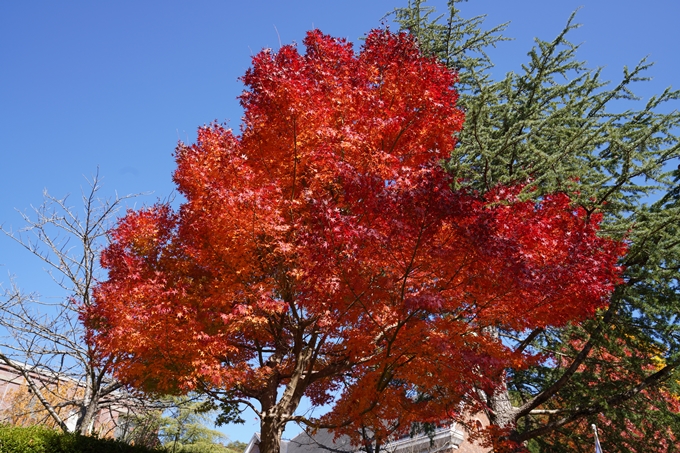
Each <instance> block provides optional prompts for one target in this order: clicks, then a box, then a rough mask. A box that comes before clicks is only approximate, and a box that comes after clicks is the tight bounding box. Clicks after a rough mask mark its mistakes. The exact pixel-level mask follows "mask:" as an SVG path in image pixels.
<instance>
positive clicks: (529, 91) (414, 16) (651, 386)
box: [394, 0, 680, 452]
mask: <svg viewBox="0 0 680 453" xmlns="http://www.w3.org/2000/svg"><path fill="white" fill-rule="evenodd" d="M424 3H425V2H424V1H420V0H414V1H410V2H409V4H408V6H407V7H405V8H398V9H396V10H395V13H394V14H395V19H396V21H397V22H398V23H399V24H400V25H401V27H402V28H403V29H404V30H408V31H409V32H410V33H412V34H414V35H415V36H417V37H418V40H419V43H420V46H421V48H422V49H423V50H424V51H425V52H427V53H429V54H431V55H433V56H436V57H437V58H439V59H440V60H441V61H443V62H445V63H446V64H447V65H448V66H449V67H451V68H455V69H457V70H458V72H459V77H460V81H459V84H458V85H457V86H456V89H457V90H458V91H459V93H460V95H461V97H460V100H459V105H461V106H462V107H463V108H464V109H465V110H466V122H465V126H464V129H463V131H462V132H461V134H460V137H459V144H458V146H457V148H456V150H455V152H454V153H453V155H452V158H451V160H450V161H449V162H447V166H448V168H449V170H450V171H451V172H453V173H454V174H455V175H456V176H457V177H458V179H457V180H458V181H459V184H461V185H464V186H469V187H471V188H473V189H474V190H478V191H481V192H485V191H487V190H489V189H490V188H492V187H494V186H495V185H497V184H499V183H500V184H503V183H505V184H507V183H512V182H517V181H531V184H530V186H531V187H532V188H536V189H537V190H536V191H535V192H533V193H532V194H531V196H536V197H538V198H540V197H541V196H542V194H544V193H548V192H555V191H566V192H568V193H569V194H570V195H571V196H572V197H573V199H577V200H578V203H579V204H580V205H581V206H583V207H584V208H585V209H587V210H588V212H593V211H595V210H599V211H602V212H603V213H604V215H605V221H604V225H603V234H606V235H610V236H614V237H617V238H624V237H625V238H626V240H627V241H628V242H629V244H630V249H629V253H628V255H627V256H626V258H625V260H624V262H623V264H624V265H625V267H626V273H625V278H624V282H623V283H622V284H621V285H620V286H619V287H618V288H617V290H616V291H615V293H614V294H613V296H612V298H611V300H610V302H609V305H608V307H607V308H606V309H604V310H602V311H601V312H600V313H599V315H598V316H597V318H596V319H592V320H590V321H588V322H585V323H582V324H580V325H572V326H569V327H567V328H561V329H536V330H533V331H529V332H509V331H498V332H495V333H496V334H498V335H500V336H502V337H503V338H504V340H503V341H504V342H505V343H506V344H514V345H515V348H516V349H517V350H518V351H520V350H522V351H531V350H533V351H535V352H536V353H537V356H538V354H543V357H544V360H540V361H539V362H538V363H537V365H536V366H534V367H531V368H529V369H521V370H519V369H509V370H507V380H506V382H507V383H506V386H505V387H503V388H500V389H497V390H496V391H495V392H493V393H492V394H481V393H480V394H478V395H477V396H479V395H483V396H484V397H483V398H482V400H483V401H482V403H483V404H482V407H484V408H485V410H486V412H487V414H488V415H489V418H490V419H491V421H492V423H493V424H494V425H495V427H496V428H497V429H498V431H497V436H496V438H495V444H496V447H498V448H500V445H501V444H502V443H503V440H511V441H512V442H511V443H515V444H516V445H520V447H519V448H523V447H521V445H525V446H527V445H528V446H529V447H530V448H531V449H533V450H534V451H551V452H562V451H565V452H566V451H575V448H577V447H584V446H586V445H592V432H591V430H590V424H591V423H597V424H598V427H599V428H600V431H601V437H602V439H603V448H604V450H606V451H608V452H618V451H620V452H624V451H625V452H628V451H646V452H649V451H664V452H665V451H677V447H676V445H677V443H678V440H677V436H678V433H680V417H678V409H679V406H678V397H677V395H679V394H680V393H679V389H678V380H679V379H680V373H679V372H678V366H679V365H680V326H679V325H678V323H677V317H678V313H680V285H679V281H678V275H679V274H678V272H679V271H680V230H679V227H678V225H680V186H678V180H679V179H680V166H678V158H679V155H680V145H679V144H678V134H677V133H678V126H679V125H680V113H678V111H677V110H673V111H671V112H670V113H665V111H667V108H666V107H667V103H668V102H669V101H676V100H677V99H678V98H679V97H680V92H678V91H673V90H671V89H666V90H665V91H664V92H663V93H661V94H659V95H658V96H654V97H652V98H650V99H649V100H647V101H646V102H642V101H641V100H640V99H638V98H637V97H636V96H635V95H634V93H633V91H632V86H633V85H634V84H636V83H638V82H643V81H645V80H648V77H647V76H646V73H647V70H648V69H649V68H650V67H651V63H649V62H647V61H646V60H645V59H643V60H642V61H641V62H640V63H638V64H637V65H636V66H635V67H634V68H632V69H629V68H624V70H623V75H622V78H621V79H620V81H619V82H618V83H616V84H613V85H612V84H609V83H608V82H606V81H604V80H602V74H601V70H600V69H591V68H589V67H587V66H586V64H585V62H583V61H579V60H578V58H577V50H578V46H577V45H574V44H572V43H571V42H569V40H568V39H567V38H568V35H569V33H570V32H571V31H572V30H573V29H574V28H576V27H577V26H578V25H576V24H575V23H574V21H573V20H574V16H573V15H572V17H570V18H569V20H568V21H567V24H566V26H565V27H564V29H563V30H562V31H561V32H560V33H559V34H558V36H557V37H556V38H555V39H554V40H552V41H543V40H540V39H536V45H535V47H534V48H533V49H532V50H531V51H530V52H529V54H528V56H529V61H528V62H526V63H524V64H523V65H522V66H521V67H520V70H519V71H517V72H510V73H508V74H507V75H506V76H505V77H504V78H502V79H500V80H494V79H493V78H492V77H491V75H490V71H489V69H490V68H491V67H492V66H493V64H492V62H491V60H490V58H489V56H488V54H487V50H488V49H489V48H491V47H495V46H496V45H498V44H499V43H500V42H501V41H503V40H505V39H506V38H504V37H503V36H502V32H503V30H504V28H505V24H503V25H500V26H497V27H495V28H491V29H488V30H485V29H484V28H483V26H482V25H483V20H484V18H483V17H474V18H472V19H466V18H463V17H461V15H460V11H459V10H458V9H457V7H456V6H457V3H458V1H457V0H451V1H449V2H448V13H447V14H446V15H443V16H438V17H437V16H435V13H434V9H433V8H430V7H426V6H425V5H424ZM527 196H529V194H527ZM652 439H654V440H653V441H652Z"/></svg>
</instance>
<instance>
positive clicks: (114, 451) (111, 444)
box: [0, 426, 159, 453]
mask: <svg viewBox="0 0 680 453" xmlns="http://www.w3.org/2000/svg"><path fill="white" fill-rule="evenodd" d="M158 452H159V450H153V449H149V448H146V447H136V446H132V445H127V444H125V443H122V442H118V441H115V440H112V439H97V438H96V437H87V436H80V435H77V434H64V433H61V432H59V431H53V430H51V429H48V428H43V427H40V426H33V427H30V428H22V427H13V426H0V453H158Z"/></svg>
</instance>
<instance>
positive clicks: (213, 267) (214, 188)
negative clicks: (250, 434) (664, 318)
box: [87, 30, 623, 453]
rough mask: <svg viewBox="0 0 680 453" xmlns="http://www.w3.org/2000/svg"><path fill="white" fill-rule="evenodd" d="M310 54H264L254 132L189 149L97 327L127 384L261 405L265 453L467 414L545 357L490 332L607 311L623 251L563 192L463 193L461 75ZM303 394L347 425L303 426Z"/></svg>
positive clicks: (212, 131)
mask: <svg viewBox="0 0 680 453" xmlns="http://www.w3.org/2000/svg"><path fill="white" fill-rule="evenodd" d="M304 45H305V47H306V53H304V54H300V53H299V52H298V50H297V49H296V47H294V46H284V47H282V48H281V49H280V50H279V51H278V52H277V53H273V52H271V51H269V50H265V51H262V52H260V53H259V54H258V55H256V56H255V57H254V58H253V66H252V68H251V69H249V70H248V71H247V73H246V75H245V76H244V77H243V81H244V83H245V85H246V86H247V90H246V91H245V92H244V93H243V95H242V96H241V103H242V105H243V107H244V110H245V116H244V119H243V126H242V132H241V134H240V135H235V134H234V133H233V132H232V131H231V130H229V129H226V128H224V127H222V126H220V125H217V124H213V125H211V126H207V127H203V128H201V129H200V130H199V132H198V139H197V142H196V144H194V145H190V146H189V145H184V144H180V145H179V146H178V148H177V151H176V159H177V170H176V172H175V174H174V180H175V182H176V183H177V186H178V190H179V191H180V192H181V193H182V195H183V196H184V197H185V199H186V201H185V202H184V203H183V204H182V205H181V207H180V208H179V209H178V210H177V211H175V210H173V209H172V208H171V207H170V206H168V205H164V204H161V205H157V206H153V207H150V208H147V209H142V210H138V211H129V212H128V213H127V215H126V216H125V217H124V218H123V219H122V220H121V221H120V222H119V224H118V226H117V227H116V228H115V229H114V230H113V231H112V232H111V239H112V242H111V245H110V246H109V247H108V248H107V249H106V250H105V252H104V253H103V255H102V265H103V266H104V267H105V268H106V269H107V270H108V276H109V277H108V280H107V281H105V282H103V283H101V284H100V285H99V286H98V287H97V289H96V293H95V303H94V306H93V309H92V310H91V311H90V312H89V313H88V315H87V323H88V325H89V326H90V327H91V328H92V332H91V337H90V339H91V341H94V342H97V343H98V345H99V346H100V347H101V348H102V350H104V351H106V353H107V354H108V355H110V356H112V357H115V359H116V363H117V376H118V378H119V379H121V380H123V381H124V382H126V383H129V384H131V385H133V386H135V387H138V388H141V389H144V390H146V391H150V392H162V393H168V392H169V393H181V392H187V391H194V390H198V391H203V392H206V393H208V394H210V395H211V396H213V397H214V398H216V399H219V400H221V401H222V402H224V403H225V404H227V405H230V404H234V403H239V402H241V403H245V404H247V405H250V406H251V407H252V408H253V409H254V410H255V411H256V412H257V414H258V415H259V417H260V419H261V443H260V450H261V451H262V452H263V453H274V452H276V453H278V451H279V443H280V436H281V433H282V432H283V429H284V427H285V425H286V423H287V422H289V421H291V420H298V421H303V422H307V423H310V424H315V423H316V424H317V425H318V424H319V423H326V424H328V425H329V426H330V425H333V426H341V425H344V426H348V423H350V422H351V423H363V424H368V425H369V426H373V427H374V428H375V427H378V426H381V422H380V421H379V420H388V419H389V418H390V417H392V416H393V415H391V414H394V411H396V410H399V411H401V416H402V417H404V419H405V420H406V421H408V420H420V421H426V420H441V419H444V418H446V417H451V416H454V415H455V413H456V412H457V411H460V405H459V403H460V401H461V398H463V396H464V395H466V394H469V392H470V390H471V389H475V388H491V387H492V386H493V384H494V382H495V381H496V380H497V379H498V378H499V376H500V375H501V371H502V370H503V369H504V368H505V367H506V366H507V365H508V364H512V365H513V366H515V367H517V366H519V365H521V364H522V363H523V362H524V361H527V360H532V357H531V356H530V355H528V354H525V355H522V354H517V353H513V352H512V351H509V350H507V349H506V348H505V347H504V345H503V344H502V343H501V342H500V341H499V340H498V339H497V338H494V336H493V335H489V334H488V332H489V329H490V328H497V327H502V328H506V329H513V330H517V331H522V330H524V329H532V328H536V327H539V326H550V325H564V324H565V323H567V322H569V321H572V320H578V319H581V318H584V317H586V316H589V315H591V314H593V312H594V311H595V310H596V309H597V307H599V306H601V305H602V304H604V303H605V301H606V300H607V297H608V295H609V293H610V292H611V291H612V288H613V286H614V284H615V282H616V281H617V278H618V274H619V269H618V268H617V266H616V262H617V258H618V256H619V255H620V254H621V253H622V252H623V248H622V246H621V244H619V243H616V242H613V241H611V240H608V239H604V238H600V237H598V236H597V234H596V233H597V228H598V221H599V218H598V217H597V215H587V214H586V213H585V212H583V211H581V210H580V209H578V208H576V207H574V206H572V205H571V203H570V200H569V198H568V196H566V195H564V194H553V195H549V196H545V197H543V198H542V199H541V200H540V202H536V201H521V200H520V199H519V198H518V194H519V193H520V190H521V187H499V188H497V189H496V190H495V191H493V192H491V193H489V194H486V195H485V196H484V197H482V196H480V195H478V194H475V193H471V192H465V191H456V190H453V189H452V188H451V187H452V186H453V184H452V183H453V182H454V181H453V179H452V178H453V176H452V175H449V174H447V172H446V171H445V170H444V169H443V167H442V166H441V165H440V164H441V161H442V160H443V159H446V158H447V157H448V156H449V153H450V151H451V150H452V149H453V147H454V146H455V144H456V138H455V137H456V133H457V132H458V131H460V130H461V127H462V124H463V118H464V115H463V112H462V111H460V110H459V109H458V108H457V107H456V99H457V94H456V91H455V90H454V87H453V85H454V83H455V81H456V75H455V74H454V73H452V72H450V71H449V70H448V69H446V68H445V67H444V66H443V65H441V64H439V63H438V62H436V61H435V60H434V59H431V58H426V57H423V56H422V55H421V54H420V52H419V50H418V47H417V45H416V44H415V42H414V40H413V39H412V38H411V37H410V36H408V35H406V34H393V33H391V32H389V31H384V30H378V31H373V32H371V33H370V34H369V35H368V36H367V38H366V41H365V44H364V46H363V48H362V50H361V52H360V53H358V54H357V53H355V52H354V51H353V48H352V45H351V44H349V43H347V42H345V41H344V40H341V39H334V38H331V37H329V36H325V35H323V34H321V33H320V32H319V31H312V32H310V33H308V35H307V37H306V39H305V40H304ZM416 393H417V394H419V395H423V394H428V395H432V396H433V397H431V398H418V397H415V396H414V395H415V394H416ZM303 396H306V397H308V398H310V400H311V403H312V404H313V405H321V404H326V403H329V402H334V403H335V404H334V410H333V411H332V412H331V413H330V414H329V415H328V416H327V417H326V418H325V419H324V420H323V421H322V422H319V421H318V420H317V421H314V420H307V419H305V418H304V417H302V416H297V415H295V410H296V408H297V407H298V405H299V403H300V400H301V398H302V397H303ZM437 396H439V397H437ZM257 403H259V406H258V404H257ZM348 432H349V431H348ZM378 434H379V433H378Z"/></svg>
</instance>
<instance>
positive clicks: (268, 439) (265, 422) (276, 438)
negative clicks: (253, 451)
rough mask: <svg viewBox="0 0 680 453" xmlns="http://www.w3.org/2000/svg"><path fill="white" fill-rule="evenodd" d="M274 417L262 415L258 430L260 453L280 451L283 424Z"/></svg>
mask: <svg viewBox="0 0 680 453" xmlns="http://www.w3.org/2000/svg"><path fill="white" fill-rule="evenodd" d="M276 418H278V417H264V418H263V419H262V423H261V432H260V453H280V451H281V435H282V434H283V429H284V427H285V424H282V423H281V422H280V421H279V420H277V419H276Z"/></svg>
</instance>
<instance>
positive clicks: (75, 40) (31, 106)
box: [0, 0, 680, 441]
mask: <svg viewBox="0 0 680 453" xmlns="http://www.w3.org/2000/svg"><path fill="white" fill-rule="evenodd" d="M405 3H406V0H362V1H358V0H345V1H342V2H339V1H335V2H331V1H310V0H302V1H288V2H283V1H274V0H269V1H265V0H253V1H242V2H236V1H227V0H224V1H217V0H195V1H191V2H189V1H184V2H180V1H176V0H168V1H160V0H156V1H150V0H134V1H133V0H121V1H116V2H95V1H69V0H64V1H60V2H53V1H32V2H21V1H14V2H10V1H4V2H0V156H1V158H2V159H1V160H0V172H1V177H0V224H3V225H4V226H5V227H6V228H7V227H15V228H16V227H20V226H21V219H20V217H19V216H18V214H17V213H16V212H15V211H14V210H15V209H20V210H25V209H27V208H29V207H30V206H31V205H37V204H40V202H41V200H42V191H43V189H44V188H47V189H48V190H49V191H50V193H52V194H53V195H56V196H63V195H66V194H69V193H70V194H72V197H73V200H72V201H73V203H74V205H76V204H77V201H78V200H77V196H78V194H79V192H80V187H81V186H83V185H85V184H86V181H85V179H84V177H90V176H91V175H93V174H94V173H95V171H96V170H97V168H99V173H100V176H101V177H102V180H103V183H104V190H103V192H102V194H103V195H105V196H111V195H112V194H114V193H115V192H117V193H119V194H128V193H136V192H153V195H151V196H148V197H145V198H142V199H139V200H138V205H139V204H149V203H153V202H154V201H155V200H156V199H159V198H160V199H163V198H165V197H167V196H168V195H170V194H171V192H172V191H173V184H172V181H171V173H172V171H173V168H174V162H173V158H172V152H173V149H174V147H175V145H176V143H177V141H178V140H182V141H185V142H191V141H193V139H194V137H195V130H196V128H197V127H198V126H200V125H203V124H206V123H210V122H211V121H213V120H217V121H219V122H225V121H226V122H228V123H229V124H230V125H232V126H233V127H234V128H235V129H236V128H237V127H238V124H239V121H240V117H241V113H242V112H241V109H240V106H239V104H238V102H237V100H236V97H237V96H238V95H239V94H240V92H241V91H242V89H243V87H242V85H241V83H240V82H239V81H238V80H237V79H238V77H239V76H241V75H242V74H243V73H244V71H245V70H246V69H247V68H248V66H249V64H250V57H251V55H253V54H254V53H256V52H258V51H259V50H261V49H262V48H263V47H271V48H273V49H277V48H278V47H279V43H283V44H286V43H290V42H293V41H297V42H300V41H301V40H302V39H303V37H304V33H305V31H306V30H309V29H312V28H320V29H321V30H322V31H323V32H324V33H328V34H331V35H334V36H340V37H346V38H348V39H350V40H352V41H355V42H358V38H359V37H361V36H363V35H364V34H365V33H366V32H367V31H368V30H370V29H371V28H375V27H379V26H380V25H381V18H382V17H383V16H384V15H385V13H387V12H389V11H391V10H392V9H393V8H394V7H396V6H403V5H404V4H405ZM445 3H446V2H445V1H444V0H437V1H435V0H431V1H430V2H428V4H430V5H433V6H437V7H438V8H439V9H440V10H441V11H443V10H444V6H445ZM580 6H582V9H581V10H580V12H579V13H578V16H577V21H578V22H580V23H582V24H583V27H582V28H580V29H579V30H577V31H575V32H573V33H572V35H571V40H572V41H573V42H578V43H582V48H581V51H580V53H579V55H580V57H581V58H582V59H584V60H587V61H588V62H589V64H590V65H591V66H605V67H606V70H605V75H606V76H607V78H609V79H610V80H617V77H618V75H619V74H620V73H621V68H622V67H623V66H624V65H629V66H634V65H635V64H636V63H637V61H638V60H639V59H640V58H642V57H644V56H646V55H650V58H651V60H652V61H655V62H656V66H655V67H654V68H653V69H652V71H651V72H650V74H651V75H653V76H654V80H653V81H652V82H651V83H648V84H646V85H642V86H641V88H644V89H640V90H639V93H640V94H641V95H643V96H647V97H648V96H649V95H652V94H654V93H658V92H660V91H662V90H663V89H664V88H665V87H667V86H669V85H674V86H675V87H676V88H680V76H679V74H680V61H679V58H678V57H679V56H680V50H679V49H680V33H678V31H677V27H678V24H677V19H678V18H679V17H680V2H678V1H677V0H649V1H646V2H640V1H632V0H619V1H613V0H561V1H546V0H514V1H509V0H471V1H470V2H468V3H464V4H462V5H461V9H462V10H463V14H464V15H466V16H472V15H478V14H486V15H487V16H488V17H487V24H489V25H496V24H499V23H502V22H506V21H511V24H510V26H509V28H508V30H507V32H506V35H508V36H510V37H514V38H516V39H515V41H513V42H509V43H503V44H501V47H500V48H499V49H497V50H496V51H494V52H493V54H492V57H493V59H494V61H495V62H496V64H497V71H498V74H499V76H500V75H502V74H504V73H505V72H506V71H509V70H515V71H519V70H520V64H521V63H523V62H524V61H526V52H527V51H528V50H529V49H530V47H531V44H532V40H533V37H535V36H538V37H541V38H543V39H546V40H547V39H551V38H553V37H554V36H555V35H556V34H557V33H558V32H559V31H560V30H561V29H562V26H563V25H564V23H565V22H566V20H567V18H568V16H569V14H570V13H571V12H572V11H574V10H575V9H576V8H578V7H580ZM675 108H677V106H676V107H675ZM10 273H11V274H15V275H16V276H17V281H18V283H19V284H20V285H21V286H22V287H24V288H25V289H26V290H28V291H39V292H41V293H43V294H45V295H47V296H53V297H59V296H60V293H59V292H58V288H56V286H55V285H51V284H50V281H49V279H48V278H46V277H45V276H44V273H43V272H42V266H41V264H40V263H39V262H37V261H36V260H33V259H31V258H30V256H28V255H27V254H26V253H25V252H23V251H22V250H21V249H19V248H18V247H17V246H16V245H14V244H12V243H11V241H9V240H8V239H7V238H5V237H0V282H4V285H5V286H6V285H7V281H8V275H9V274H10ZM256 430H257V424H256V423H255V422H254V420H253V416H252V415H251V416H250V417H249V419H248V423H247V424H246V425H245V426H237V427H233V428H232V427H228V428H226V429H225V432H227V433H228V434H229V436H230V437H231V439H233V440H242V441H248V440H249V439H250V436H251V435H252V432H253V431H256ZM292 433H293V431H289V433H288V434H289V435H290V434H292Z"/></svg>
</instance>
